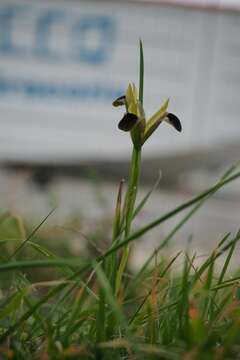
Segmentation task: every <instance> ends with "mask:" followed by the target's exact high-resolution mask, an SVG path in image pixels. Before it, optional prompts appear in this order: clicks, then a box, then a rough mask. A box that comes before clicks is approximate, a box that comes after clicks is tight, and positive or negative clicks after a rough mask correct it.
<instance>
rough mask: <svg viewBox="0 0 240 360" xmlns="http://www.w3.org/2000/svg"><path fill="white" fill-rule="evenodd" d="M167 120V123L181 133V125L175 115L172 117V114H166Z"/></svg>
mask: <svg viewBox="0 0 240 360" xmlns="http://www.w3.org/2000/svg"><path fill="white" fill-rule="evenodd" d="M167 118H168V120H169V123H170V124H171V125H172V126H173V127H174V128H175V129H176V130H177V131H179V132H181V131H182V124H181V122H180V120H179V118H178V117H177V116H176V115H174V114H172V113H168V114H167Z"/></svg>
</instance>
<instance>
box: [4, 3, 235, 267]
mask: <svg viewBox="0 0 240 360" xmlns="http://www.w3.org/2000/svg"><path fill="white" fill-rule="evenodd" d="M139 38H141V39H142V41H143V44H144V54H145V93H144V106H145V111H146V115H147V116H150V115H151V114H152V113H153V112H154V111H156V110H157V109H158V108H159V107H160V105H161V104H162V102H163V101H164V100H166V99H167V98H168V97H170V107H169V109H170V111H171V112H173V113H175V114H176V115H177V116H178V117H179V118H180V119H181V122H182V126H183V132H182V133H181V134H179V133H177V132H176V131H174V129H173V128H171V127H169V126H165V124H162V125H161V126H160V128H159V129H158V130H157V132H156V133H155V134H154V136H152V137H151V139H150V140H149V141H148V142H147V144H146V145H145V146H144V149H143V168H142V175H141V185H142V186H141V189H140V198H141V196H144V194H145V193H146V192H147V191H148V189H149V188H150V187H151V186H152V185H153V184H154V182H155V181H156V179H157V177H158V174H159V171H161V174H162V175H161V182H160V185H159V187H158V189H157V190H156V191H155V192H154V195H153V198H152V199H151V200H150V201H149V203H148V205H147V206H146V208H145V209H144V211H143V212H142V213H141V214H140V216H139V217H138V219H137V220H136V226H142V225H144V224H145V223H147V222H148V221H149V220H151V219H154V218H156V217H157V216H160V215H161V214H162V213H163V212H164V211H167V210H170V209H172V208H173V207H174V206H175V205H178V204H180V202H181V201H183V200H185V199H188V198H190V197H191V196H193V195H195V194H197V193H199V192H200V191H201V190H204V189H205V188H207V187H208V186H209V185H211V184H213V183H214V182H215V181H216V179H217V178H218V177H219V176H220V175H221V174H223V172H224V171H225V170H226V169H227V167H229V166H230V165H231V164H233V163H234V162H236V161H238V160H239V159H240V157H239V154H240V142H239V135H240V117H239V113H240V0H235V1H231V0H225V1H217V0H215V1H214V0H208V1H200V0H198V1H197V0H185V1H184V0H183V1H181V0H178V1H177V0H175V1H167V0H165V1H161V0H158V1H157V0H155V1H143V0H141V1H140V0H139V1H137V0H135V1H121V2H119V1H100V0H98V1H94V0H86V1H84V0H75V1H74V0H68V1H67V0H65V1H64V0H48V1H47V0H44V1H41V2H39V1H33V0H32V1H27V0H0V125H1V131H0V197H1V211H5V210H10V211H12V212H13V213H20V214H22V215H24V216H26V217H27V218H28V219H31V221H33V222H35V223H37V222H38V221H39V219H40V218H41V216H42V217H44V216H45V215H46V214H47V213H48V212H49V211H50V210H51V209H52V208H53V207H55V206H56V207H57V208H56V210H55V212H54V214H53V215H52V217H51V219H49V222H50V224H51V226H55V227H56V226H60V224H63V222H65V221H66V219H73V218H75V217H76V216H80V217H81V219H84V220H83V221H82V222H81V230H82V231H89V229H91V230H92V229H93V228H94V227H97V229H98V230H99V226H100V227H101V226H103V227H104V226H105V227H107V226H108V225H109V223H111V218H112V215H113V208H114V201H115V197H116V191H117V188H118V183H119V181H120V180H121V179H122V178H125V179H126V178H127V173H128V167H129V159H130V154H131V141H130V137H129V136H128V134H126V133H123V132H121V131H120V130H118V129H117V124H118V122H119V120H120V119H121V117H122V115H123V114H122V109H115V108H113V107H112V105H111V103H112V101H113V100H114V99H115V98H116V97H118V96H120V95H122V94H123V93H124V92H125V90H126V87H127V85H128V83H129V82H135V83H136V84H138V64H139ZM239 185H240V184H239V182H235V183H233V184H231V185H230V186H227V187H225V188H224V189H223V190H221V191H220V192H219V193H218V194H217V195H215V196H214V198H213V199H212V200H211V201H209V202H208V204H207V205H205V206H204V208H202V209H201V210H200V211H199V212H198V214H197V215H196V216H195V217H194V218H193V219H192V220H191V221H190V222H189V223H188V224H187V225H186V226H185V227H184V228H182V229H181V231H180V232H179V233H178V234H177V235H176V236H175V238H174V239H173V240H174V241H173V246H174V248H182V247H183V244H186V243H187V241H188V240H189V237H191V238H192V241H193V244H194V247H195V248H196V247H197V248H199V249H200V250H201V251H203V253H204V251H208V250H209V246H211V247H212V246H214V245H215V244H216V242H217V241H218V240H219V239H220V238H221V236H222V235H224V234H225V233H226V232H228V231H231V232H234V231H237V229H238V227H239V220H240V219H239V215H240V191H239V190H240V187H239ZM180 218H181V217H180ZM178 219H179V218H178ZM71 221H72V220H71ZM176 221H177V219H175V220H173V221H171V222H169V223H166V225H165V224H164V225H163V226H162V227H161V228H158V229H156V230H154V231H153V232H152V233H151V234H150V235H148V238H147V239H146V238H144V239H142V241H141V244H140V246H138V247H136V251H137V253H138V256H137V257H136V263H137V262H138V261H140V262H141V259H142V257H143V256H145V255H146V254H147V253H148V252H150V251H151V249H153V248H154V247H155V246H157V245H156V244H158V243H159V241H160V240H161V239H162V238H164V236H166V235H167V234H168V232H169V231H170V229H171V228H172V226H173V223H174V222H176ZM96 224H97V225H96ZM78 226H80V225H79V224H78ZM83 243H84V241H83V239H81V241H80V240H79V239H78V238H77V239H76V241H75V242H72V244H73V247H74V246H75V247H76V249H81V246H82V244H83ZM75 247H74V249H75ZM74 251H75V250H74ZM79 251H80V250H79Z"/></svg>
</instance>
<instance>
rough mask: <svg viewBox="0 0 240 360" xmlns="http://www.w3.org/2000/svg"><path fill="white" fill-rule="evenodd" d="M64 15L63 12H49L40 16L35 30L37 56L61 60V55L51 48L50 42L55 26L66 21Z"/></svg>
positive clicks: (44, 12)
mask: <svg viewBox="0 0 240 360" xmlns="http://www.w3.org/2000/svg"><path fill="white" fill-rule="evenodd" d="M64 13H65V12H63V11H61V10H59V11H57V10H47V11H43V12H42V13H41V14H40V15H39V16H38V18H37V22H36V28H35V51H36V55H39V56H41V57H43V58H51V59H56V60H59V59H60V58H61V54H60V53H59V52H56V50H54V49H52V48H51V46H50V40H51V36H52V28H53V26H54V25H56V24H58V23H61V22H62V21H63V20H64Z"/></svg>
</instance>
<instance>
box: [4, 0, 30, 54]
mask: <svg viewBox="0 0 240 360" xmlns="http://www.w3.org/2000/svg"><path fill="white" fill-rule="evenodd" d="M23 15H25V16H27V8H26V7H25V6H5V7H0V52H1V53H7V54H13V55H15V56H16V55H23V54H24V53H25V52H26V50H25V49H24V48H23V47H22V46H21V47H20V46H17V45H16V44H15V43H14V39H13V25H14V23H15V21H16V20H17V19H19V18H20V17H22V16H23Z"/></svg>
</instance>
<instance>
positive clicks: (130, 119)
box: [118, 113, 138, 131]
mask: <svg viewBox="0 0 240 360" xmlns="http://www.w3.org/2000/svg"><path fill="white" fill-rule="evenodd" d="M137 121H138V117H137V115H135V114H132V113H126V114H125V115H124V117H123V118H122V120H121V121H120V122H119V124H118V128H119V129H120V130H123V131H130V130H132V128H133V127H134V125H135V124H136V123H137Z"/></svg>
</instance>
